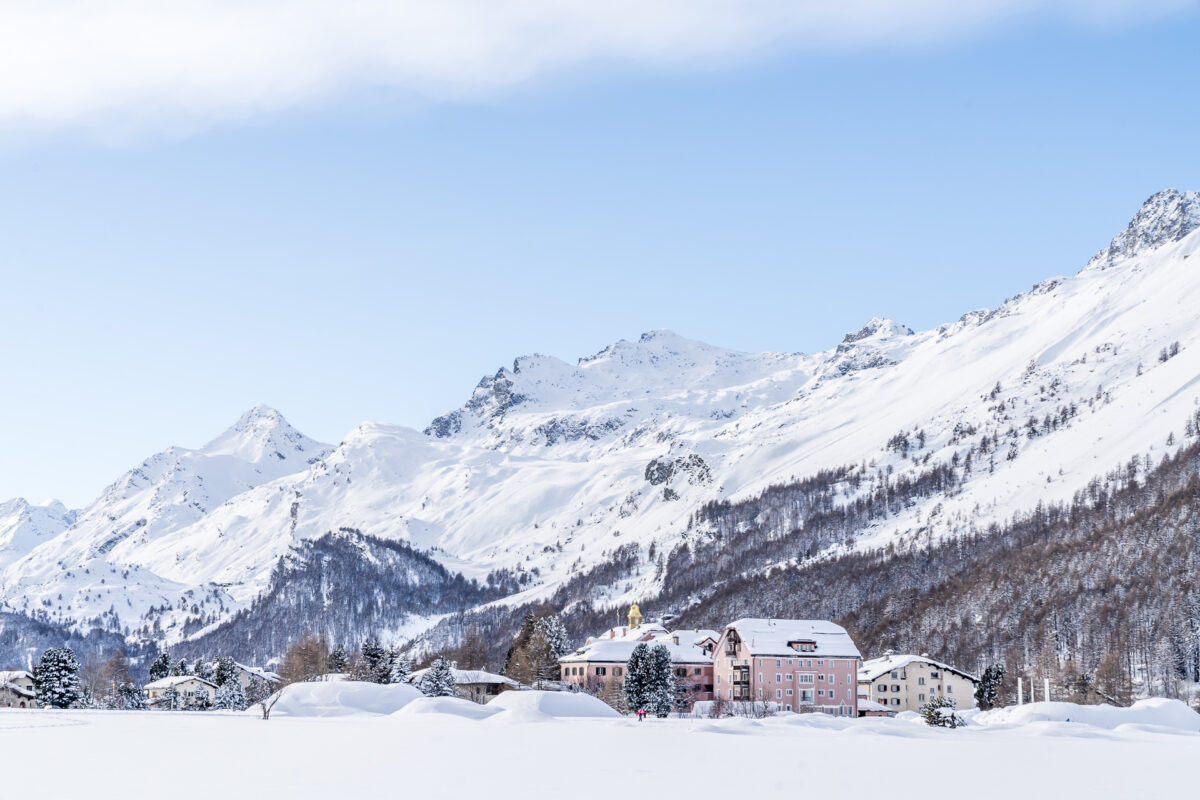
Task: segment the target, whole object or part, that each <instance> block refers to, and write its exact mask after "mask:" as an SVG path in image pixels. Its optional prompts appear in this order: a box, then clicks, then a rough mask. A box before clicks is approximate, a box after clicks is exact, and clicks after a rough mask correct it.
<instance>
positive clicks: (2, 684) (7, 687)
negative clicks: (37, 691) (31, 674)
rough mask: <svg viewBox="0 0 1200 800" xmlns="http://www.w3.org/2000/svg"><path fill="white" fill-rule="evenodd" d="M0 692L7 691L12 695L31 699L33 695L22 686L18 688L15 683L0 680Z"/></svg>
mask: <svg viewBox="0 0 1200 800" xmlns="http://www.w3.org/2000/svg"><path fill="white" fill-rule="evenodd" d="M0 691H9V692H12V693H13V694H19V695H21V696H22V697H33V696H34V693H33V692H32V691H30V690H29V689H26V688H25V687H24V686H18V685H17V684H15V683H9V682H8V681H5V680H0Z"/></svg>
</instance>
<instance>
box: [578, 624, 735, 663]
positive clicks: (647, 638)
mask: <svg viewBox="0 0 1200 800" xmlns="http://www.w3.org/2000/svg"><path fill="white" fill-rule="evenodd" d="M613 630H614V631H616V630H622V631H624V632H623V633H622V634H618V635H616V636H613V637H612V638H605V637H600V638H594V639H588V643H587V644H585V645H584V646H583V647H581V648H579V649H578V650H576V651H575V652H574V653H570V654H568V655H565V656H563V657H562V658H560V659H559V660H558V661H559V663H560V664H583V663H588V662H600V663H604V664H613V663H622V664H623V663H625V662H627V661H629V657H630V656H632V655H633V650H634V648H635V647H637V646H638V645H639V644H643V643H644V644H645V645H646V646H647V647H654V646H655V645H659V644H661V645H664V646H665V647H666V648H667V651H668V652H669V653H670V654H671V663H672V664H712V660H713V659H712V654H711V653H705V652H704V650H703V648H701V646H700V643H701V642H703V641H705V639H707V638H708V637H710V636H713V635H714V634H716V631H709V630H678V631H668V630H667V629H666V628H664V627H663V626H662V625H659V624H657V623H653V622H652V623H649V624H646V625H639V626H638V627H636V628H633V629H632V630H630V629H627V628H626V629H613ZM676 637H678V639H679V643H678V644H676V643H675V639H676ZM713 638H716V637H715V636H713Z"/></svg>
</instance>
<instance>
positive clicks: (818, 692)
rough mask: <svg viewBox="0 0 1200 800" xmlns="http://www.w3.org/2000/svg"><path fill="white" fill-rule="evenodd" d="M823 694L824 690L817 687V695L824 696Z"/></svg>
mask: <svg viewBox="0 0 1200 800" xmlns="http://www.w3.org/2000/svg"><path fill="white" fill-rule="evenodd" d="M824 696H825V690H824V689H817V697H824Z"/></svg>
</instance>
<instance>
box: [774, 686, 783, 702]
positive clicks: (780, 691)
mask: <svg viewBox="0 0 1200 800" xmlns="http://www.w3.org/2000/svg"><path fill="white" fill-rule="evenodd" d="M775 699H776V700H782V699H783V689H776V690H775Z"/></svg>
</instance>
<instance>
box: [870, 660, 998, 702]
mask: <svg viewBox="0 0 1200 800" xmlns="http://www.w3.org/2000/svg"><path fill="white" fill-rule="evenodd" d="M978 683H979V678H977V677H975V676H974V675H971V674H970V673H967V672H963V671H962V670H960V669H955V668H954V667H952V666H950V665H949V664H943V663H941V662H940V661H934V660H933V659H932V658H929V657H928V656H924V655H920V656H914V655H897V654H895V653H892V652H891V651H888V653H887V654H886V655H884V657H883V658H873V659H871V660H870V661H865V662H863V665H862V667H860V668H859V670H858V688H859V696H860V697H866V698H867V699H868V700H871V701H874V702H876V703H879V704H880V705H881V706H884V707H886V708H887V709H888V710H889V711H891V712H892V713H896V712H899V711H919V710H920V709H921V706H923V705H925V704H926V703H928V702H929V701H931V700H933V699H934V698H935V697H946V698H949V699H951V700H953V701H954V702H955V705H956V706H957V707H958V708H972V707H974V705H975V687H976V685H978Z"/></svg>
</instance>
